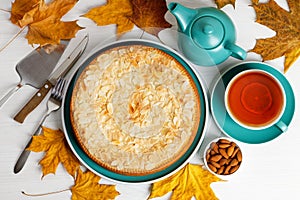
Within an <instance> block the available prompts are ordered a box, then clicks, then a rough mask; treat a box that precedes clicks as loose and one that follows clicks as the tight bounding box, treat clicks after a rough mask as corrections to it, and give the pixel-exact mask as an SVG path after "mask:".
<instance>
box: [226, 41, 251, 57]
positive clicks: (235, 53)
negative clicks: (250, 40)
mask: <svg viewBox="0 0 300 200" xmlns="http://www.w3.org/2000/svg"><path fill="white" fill-rule="evenodd" d="M225 49H227V50H229V51H231V56H232V57H234V58H237V59H240V60H245V59H246V57H247V52H246V51H245V50H244V49H242V48H241V47H239V46H237V45H235V44H227V45H225Z"/></svg>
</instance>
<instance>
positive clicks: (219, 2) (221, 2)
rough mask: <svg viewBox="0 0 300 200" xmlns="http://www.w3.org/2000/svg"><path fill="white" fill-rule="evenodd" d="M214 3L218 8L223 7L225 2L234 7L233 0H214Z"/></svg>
mask: <svg viewBox="0 0 300 200" xmlns="http://www.w3.org/2000/svg"><path fill="white" fill-rule="evenodd" d="M215 3H216V4H217V7H218V8H219V9H220V8H223V7H224V6H226V5H227V4H231V5H233V7H235V0H215Z"/></svg>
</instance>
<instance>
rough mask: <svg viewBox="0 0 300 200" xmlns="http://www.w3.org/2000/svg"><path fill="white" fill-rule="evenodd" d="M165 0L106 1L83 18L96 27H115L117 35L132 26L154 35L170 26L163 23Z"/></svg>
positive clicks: (130, 28) (165, 7) (165, 9)
mask: <svg viewBox="0 0 300 200" xmlns="http://www.w3.org/2000/svg"><path fill="white" fill-rule="evenodd" d="M166 11H167V6H166V2H165V0H156V1H151V0H107V4H105V5H102V6H99V7H96V8H92V9H91V10H90V11H89V12H88V13H86V14H85V15H84V16H85V17H87V18H90V19H92V20H93V21H94V22H95V23H96V24H97V25H98V26H105V25H110V24H116V25H117V34H123V33H125V32H128V31H130V30H132V29H133V27H134V25H136V26H138V27H139V28H141V29H143V30H145V31H146V32H148V33H150V34H153V35H156V36H157V34H158V32H159V31H160V30H161V29H163V28H168V27H170V26H171V25H170V24H169V23H168V22H166V21H165V19H164V15H165V13H166Z"/></svg>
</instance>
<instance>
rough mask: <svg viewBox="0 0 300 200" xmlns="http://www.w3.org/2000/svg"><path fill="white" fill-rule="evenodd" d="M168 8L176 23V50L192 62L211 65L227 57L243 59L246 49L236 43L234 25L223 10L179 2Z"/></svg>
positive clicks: (171, 4)
mask: <svg viewBox="0 0 300 200" xmlns="http://www.w3.org/2000/svg"><path fill="white" fill-rule="evenodd" d="M168 9H169V11H170V12H171V13H172V14H173V15H174V16H175V17H176V20H177V23H178V28H179V34H178V46H179V49H180V50H181V51H182V53H183V54H184V55H185V56H186V57H187V58H188V59H189V60H190V61H192V62H193V63H195V64H197V65H202V66H212V65H217V64H220V63H222V62H224V61H225V60H226V59H227V58H228V57H229V56H233V57H235V58H237V59H240V60H244V59H245V58H246V56H247V53H246V51H245V50H243V49H242V48H241V47H239V46H237V45H236V44H235V41H236V33H235V28H234V25H233V23H232V21H231V20H230V18H229V17H228V16H227V15H226V14H225V13H224V12H223V11H221V10H218V9H216V8H213V7H204V8H198V9H191V8H186V7H184V6H182V5H181V4H179V3H170V4H169V5H168Z"/></svg>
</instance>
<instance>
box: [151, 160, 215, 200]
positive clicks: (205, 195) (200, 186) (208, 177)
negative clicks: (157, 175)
mask: <svg viewBox="0 0 300 200" xmlns="http://www.w3.org/2000/svg"><path fill="white" fill-rule="evenodd" d="M220 180H221V179H219V178H218V177H216V176H215V175H213V174H211V173H210V172H209V171H207V170H204V169H203V168H202V166H201V165H194V164H187V165H186V166H185V167H184V168H183V169H181V170H180V171H179V172H177V173H176V174H174V175H172V176H170V177H169V178H166V179H164V180H162V181H159V182H156V183H153V185H152V191H151V194H150V196H149V198H148V199H151V198H155V197H161V196H163V195H165V194H167V193H168V192H170V191H172V192H173V194H172V196H171V199H174V200H175V199H182V200H190V199H191V198H192V197H193V196H194V197H195V198H196V199H197V200H200V199H201V200H202V199H205V200H208V199H217V197H216V196H215V194H214V192H213V191H212V189H211V188H210V184H211V183H212V182H217V181H220Z"/></svg>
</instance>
